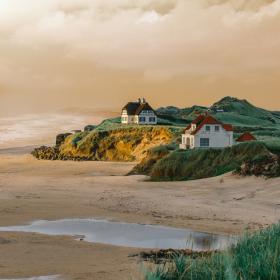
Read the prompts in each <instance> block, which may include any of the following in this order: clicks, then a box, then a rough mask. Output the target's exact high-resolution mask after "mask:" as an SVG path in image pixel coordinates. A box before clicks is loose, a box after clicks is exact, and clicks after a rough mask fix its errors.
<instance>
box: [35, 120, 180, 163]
mask: <svg viewBox="0 0 280 280" xmlns="http://www.w3.org/2000/svg"><path fill="white" fill-rule="evenodd" d="M102 125H103V126H104V123H103V124H102ZM179 134H180V130H178V129H174V128H168V127H161V126H141V127H140V126H127V127H122V126H118V127H115V129H112V130H107V129H103V128H102V127H97V128H96V129H93V130H92V131H84V132H80V133H76V134H72V135H69V136H67V137H66V138H65V140H64V141H63V142H62V143H60V145H59V146H58V145H57V146H56V147H52V148H49V147H41V148H39V149H36V150H35V151H34V152H33V155H34V156H35V157H37V158H40V159H54V160H55V159H62V160H63V159H66V160H69V159H70V160H104V161H139V160H142V159H143V158H144V157H145V156H146V153H147V151H148V150H150V149H151V148H153V147H155V146H159V145H165V144H169V143H171V142H172V141H173V140H174V138H176V137H178V135H179Z"/></svg>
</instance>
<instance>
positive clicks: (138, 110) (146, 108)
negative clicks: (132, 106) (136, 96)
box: [135, 102, 156, 115]
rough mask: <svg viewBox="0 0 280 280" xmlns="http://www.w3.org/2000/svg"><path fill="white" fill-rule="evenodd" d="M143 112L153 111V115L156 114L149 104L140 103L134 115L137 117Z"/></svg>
mask: <svg viewBox="0 0 280 280" xmlns="http://www.w3.org/2000/svg"><path fill="white" fill-rule="evenodd" d="M143 110H146V111H153V112H154V113H156V112H155V111H154V109H153V108H152V107H151V106H150V104H149V103H147V102H145V103H142V104H140V106H139V107H138V109H137V110H136V114H135V115H139V114H140V113H141V112H142V111H143Z"/></svg>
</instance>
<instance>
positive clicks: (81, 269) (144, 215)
mask: <svg viewBox="0 0 280 280" xmlns="http://www.w3.org/2000/svg"><path fill="white" fill-rule="evenodd" d="M132 166H133V164H130V163H109V162H48V161H37V160H35V159H33V158H32V157H31V156H29V155H27V154H24V153H19V151H17V152H16V153H11V151H8V152H3V151H2V153H0V226H4V225H5V226H6V225H17V224H22V223H27V222H30V221H33V220H36V219H59V218H73V217H100V218H112V219H115V220H122V221H128V222H139V223H151V224H164V225H170V226H175V227H186V228H192V229H197V230H203V231H213V232H226V233H239V232H242V231H243V230H244V229H247V228H249V229H256V228H259V227H263V226H267V225H269V224H271V223H273V222H276V221H278V219H279V217H280V199H279V198H280V179H271V180H264V179H260V178H238V177H234V176H232V175H226V176H223V177H219V178H211V179H205V180H199V181H192V182H174V183H172V182H171V183H170V182H168V183H162V182H161V183H154V182H153V183H152V182H146V181H145V179H147V178H145V177H143V176H131V177H126V176H123V175H124V174H126V173H127V172H128V171H129V170H130V169H131V168H132ZM0 251H1V254H0V278H9V277H27V276H34V275H47V274H53V275H56V274H61V275H65V276H67V277H69V279H139V272H138V271H139V265H138V264H137V260H136V259H133V258H128V255H129V254H130V253H134V252H137V251H138V250H137V249H130V248H118V247H114V246H105V245H98V244H88V243H84V242H77V241H73V240H72V239H71V238H69V237H48V236H44V235H36V234H20V233H17V234H15V233H0Z"/></svg>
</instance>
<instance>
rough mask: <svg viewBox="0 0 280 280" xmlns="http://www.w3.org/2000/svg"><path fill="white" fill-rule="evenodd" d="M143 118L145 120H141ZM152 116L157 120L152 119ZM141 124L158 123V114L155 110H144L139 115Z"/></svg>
mask: <svg viewBox="0 0 280 280" xmlns="http://www.w3.org/2000/svg"><path fill="white" fill-rule="evenodd" d="M141 118H143V119H145V120H141ZM150 118H155V121H154V122H153V121H150ZM137 119H138V123H139V124H157V116H156V115H155V113H154V112H153V111H145V112H144V111H143V112H141V114H140V115H139V116H138V117H137Z"/></svg>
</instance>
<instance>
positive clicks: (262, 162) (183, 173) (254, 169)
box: [133, 142, 280, 181]
mask: <svg viewBox="0 0 280 280" xmlns="http://www.w3.org/2000/svg"><path fill="white" fill-rule="evenodd" d="M160 151H161V153H158V152H154V151H150V152H149V153H148V154H147V157H146V158H145V159H143V160H142V161H141V162H140V163H139V164H138V165H137V166H136V167H135V168H134V170H133V173H134V174H137V173H138V174H146V175H149V176H151V179H152V180H156V181H159V180H161V181H170V180H174V181H179V180H194V179H201V178H208V177H214V176H218V175H221V174H224V173H226V172H230V171H238V172H239V173H240V174H242V175H265V176H267V177H275V176H279V175H280V167H279V157H278V156H277V155H274V154H272V153H271V151H270V150H269V148H268V147H267V146H266V145H265V144H264V143H261V142H251V143H242V144H239V145H236V146H233V147H228V148H226V149H199V150H187V151H179V150H175V151H172V150H170V149H167V148H166V147H161V149H160ZM145 172H146V173H145Z"/></svg>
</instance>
